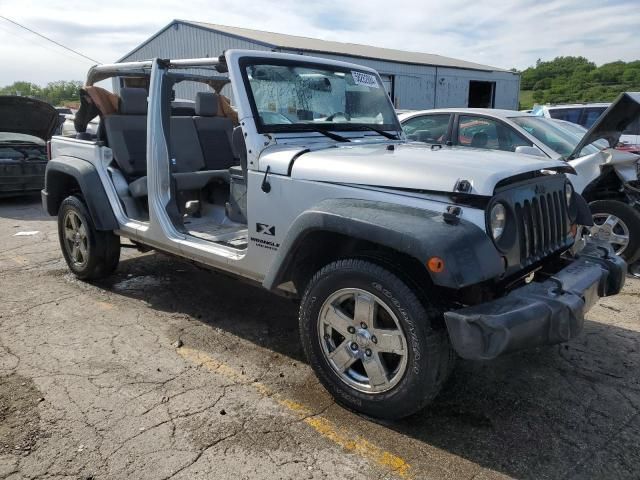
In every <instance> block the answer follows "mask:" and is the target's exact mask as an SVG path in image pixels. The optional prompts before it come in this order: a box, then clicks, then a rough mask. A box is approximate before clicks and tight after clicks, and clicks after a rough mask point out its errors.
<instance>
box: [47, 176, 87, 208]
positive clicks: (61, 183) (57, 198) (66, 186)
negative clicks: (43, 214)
mask: <svg viewBox="0 0 640 480" xmlns="http://www.w3.org/2000/svg"><path fill="white" fill-rule="evenodd" d="M47 193H48V194H49V205H48V209H49V213H50V214H51V215H56V214H57V213H58V209H59V208H60V204H61V203H62V201H63V200H64V199H65V198H67V197H68V196H69V195H77V194H81V193H82V190H81V189H80V184H79V183H78V181H77V180H76V179H75V177H73V176H72V175H69V174H68V173H63V172H56V171H52V172H48V174H47Z"/></svg>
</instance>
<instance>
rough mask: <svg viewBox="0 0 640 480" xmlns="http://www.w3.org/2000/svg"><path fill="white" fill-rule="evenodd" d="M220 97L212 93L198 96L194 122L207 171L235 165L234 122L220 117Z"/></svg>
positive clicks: (198, 94) (202, 93)
mask: <svg viewBox="0 0 640 480" xmlns="http://www.w3.org/2000/svg"><path fill="white" fill-rule="evenodd" d="M219 105H220V102H219V97H218V95H217V94H215V93H212V92H198V93H197V94H196V109H195V111H196V115H195V116H194V117H193V122H194V123H195V126H196V131H197V132H198V139H199V141H200V146H201V148H202V152H203V154H204V164H205V168H206V169H207V170H222V169H227V168H229V167H231V166H232V165H233V164H234V158H233V152H232V148H231V135H232V133H231V132H232V131H233V122H232V121H231V119H230V118H227V117H223V116H220V114H221V113H222V112H220V111H219Z"/></svg>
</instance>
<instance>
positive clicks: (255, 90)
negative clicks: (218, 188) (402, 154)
mask: <svg viewBox="0 0 640 480" xmlns="http://www.w3.org/2000/svg"><path fill="white" fill-rule="evenodd" d="M243 69H244V72H243V73H244V75H246V77H245V82H246V84H247V90H248V93H249V96H250V99H251V103H252V108H253V109H254V112H253V113H254V116H255V117H256V123H258V130H259V131H260V132H286V131H298V132H299V131H305V130H314V129H316V130H317V129H323V130H337V131H349V130H363V129H366V128H370V127H373V128H375V129H379V130H393V131H399V130H400V127H399V125H398V123H397V118H396V114H395V112H394V110H393V107H392V105H391V102H390V100H389V98H388V96H387V94H386V93H385V90H384V88H383V85H382V83H381V82H380V79H379V78H378V77H377V75H374V74H372V73H369V72H364V71H357V70H351V69H349V68H341V67H333V66H327V65H322V64H318V65H316V64H307V63H305V64H301V63H299V62H288V61H280V62H278V61H276V62H273V63H264V60H260V61H257V62H256V63H253V62H251V63H249V64H246V63H245V64H244V66H243Z"/></svg>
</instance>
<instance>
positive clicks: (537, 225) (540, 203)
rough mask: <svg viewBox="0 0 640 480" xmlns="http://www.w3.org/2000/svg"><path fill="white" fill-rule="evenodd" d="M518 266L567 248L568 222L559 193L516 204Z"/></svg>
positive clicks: (561, 195)
mask: <svg viewBox="0 0 640 480" xmlns="http://www.w3.org/2000/svg"><path fill="white" fill-rule="evenodd" d="M515 212H516V219H517V222H518V232H519V240H520V261H521V264H522V265H523V266H524V265H529V264H532V263H534V262H536V261H538V260H540V259H542V258H544V257H545V256H547V255H549V254H551V253H553V252H555V251H557V250H559V249H560V248H562V247H564V246H565V245H566V244H567V233H568V231H569V228H568V218H567V205H566V203H565V200H564V192H563V191H555V192H550V193H543V194H539V195H536V196H535V197H533V198H530V199H526V200H524V201H520V202H516V204H515Z"/></svg>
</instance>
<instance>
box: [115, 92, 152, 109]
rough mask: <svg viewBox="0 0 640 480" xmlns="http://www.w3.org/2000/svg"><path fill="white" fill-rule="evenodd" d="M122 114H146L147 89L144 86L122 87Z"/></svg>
mask: <svg viewBox="0 0 640 480" xmlns="http://www.w3.org/2000/svg"><path fill="white" fill-rule="evenodd" d="M120 114H121V115H146V114H147V91H146V90H145V89H144V88H122V89H120Z"/></svg>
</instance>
